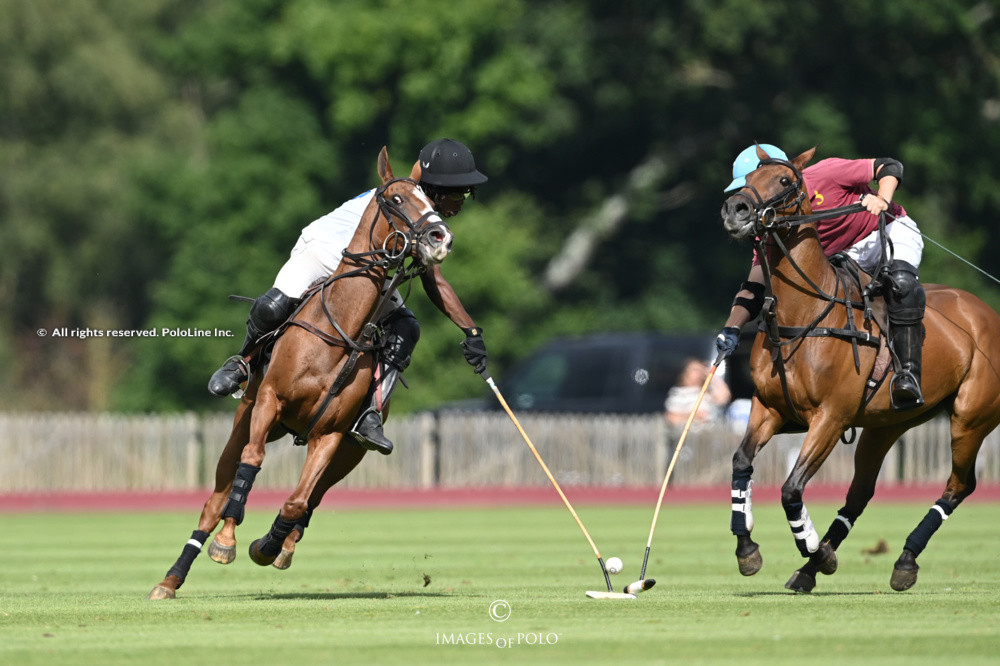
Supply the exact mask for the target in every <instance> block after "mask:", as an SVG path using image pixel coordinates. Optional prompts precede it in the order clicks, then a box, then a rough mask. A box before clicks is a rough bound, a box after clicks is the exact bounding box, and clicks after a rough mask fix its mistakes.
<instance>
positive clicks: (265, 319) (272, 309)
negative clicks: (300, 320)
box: [248, 287, 298, 333]
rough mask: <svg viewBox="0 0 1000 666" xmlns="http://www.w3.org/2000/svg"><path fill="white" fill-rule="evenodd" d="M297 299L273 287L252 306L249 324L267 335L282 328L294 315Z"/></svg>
mask: <svg viewBox="0 0 1000 666" xmlns="http://www.w3.org/2000/svg"><path fill="white" fill-rule="evenodd" d="M297 302H298V299H297V298H292V297H291V296H286V295H285V294H284V292H282V291H281V290H280V289H278V288H276V287H271V288H270V289H268V290H267V292H265V293H264V295H263V296H259V297H258V298H257V300H255V301H254V302H253V305H251V306H250V320H249V322H248V323H249V324H250V325H252V326H253V327H254V328H256V329H258V330H260V331H262V332H263V333H267V332H268V331H273V330H274V329H276V328H277V327H278V326H280V325H281V324H282V323H284V321H285V320H286V319H288V316H289V315H290V314H292V310H294V309H295V305H296V303H297Z"/></svg>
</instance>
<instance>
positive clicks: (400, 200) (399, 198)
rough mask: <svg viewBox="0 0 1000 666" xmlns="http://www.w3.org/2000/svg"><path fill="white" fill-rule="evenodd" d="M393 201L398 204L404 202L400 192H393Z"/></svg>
mask: <svg viewBox="0 0 1000 666" xmlns="http://www.w3.org/2000/svg"><path fill="white" fill-rule="evenodd" d="M392 203H394V204H396V205H397V206H400V205H402V203H403V197H401V196H399V195H398V194H393V195H392Z"/></svg>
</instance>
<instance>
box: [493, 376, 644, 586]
mask: <svg viewBox="0 0 1000 666" xmlns="http://www.w3.org/2000/svg"><path fill="white" fill-rule="evenodd" d="M482 375H483V379H485V380H486V383H487V384H489V385H490V388H491V389H493V394H494V395H495V396H496V397H497V400H499V401H500V406H501V407H503V409H504V411H505V412H507V416H509V417H510V420H511V421H513V422H514V425H515V426H516V427H517V431H518V432H520V433H521V437H522V438H524V443H525V444H527V445H528V448H529V449H531V452H532V453H533V454H534V455H535V460H537V461H538V464H539V465H541V466H542V471H544V472H545V476H547V477H549V481H551V482H552V485H553V487H555V489H556V492H557V493H559V497H560V498H562V501H563V504H565V505H566V508H567V509H569V512H570V513H571V514H572V515H573V520H575V521H576V524H577V525H579V526H580V530H581V531H582V532H583V536H585V537H587V543H589V544H590V547H591V549H593V551H594V555H596V556H597V562H598V564H600V565H601V573H603V574H604V582H605V583H607V585H608V591H607V592H602V591H595V590H588V591H587V596H588V597H590V598H591V599H635V598H636V596H635V595H634V594H632V593H630V592H627V591H626V592H615V591H614V588H612V587H611V577H610V576H609V575H608V568H607V566H605V564H604V558H603V557H601V551H599V550H597V545H596V544H595V543H594V540H593V539H591V538H590V533H589V532H587V528H586V527H584V526H583V521H581V520H580V517H579V516H578V515H576V511H575V510H573V505H572V504H570V503H569V500H568V499H566V495H565V494H564V493H563V491H562V488H560V487H559V483H558V482H557V481H556V479H555V477H554V476H552V472H550V471H549V467H548V465H546V464H545V461H544V460H542V457H541V456H540V455H539V454H538V449H536V448H535V445H534V444H532V443H531V439H529V438H528V435H527V433H525V432H524V428H522V427H521V423H520V422H519V421H518V420H517V417H516V416H514V412H512V411H511V409H510V407H509V406H508V405H507V401H506V400H504V399H503V396H502V395H501V394H500V389H498V388H497V385H496V383H495V382H494V381H493V378H492V377H491V376H490V375H489V373H486V372H483V373H482ZM643 569H645V565H643Z"/></svg>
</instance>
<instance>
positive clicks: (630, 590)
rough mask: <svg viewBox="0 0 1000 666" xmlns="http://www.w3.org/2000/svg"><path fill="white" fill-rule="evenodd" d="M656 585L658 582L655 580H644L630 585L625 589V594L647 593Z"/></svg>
mask: <svg viewBox="0 0 1000 666" xmlns="http://www.w3.org/2000/svg"><path fill="white" fill-rule="evenodd" d="M654 585H656V580H655V579H653V578H644V579H642V580H637V581H635V582H634V583H630V584H629V585H628V586H626V587H625V590H624V592H625V594H638V593H640V592H645V591H646V590H648V589H650V588H651V587H653V586H654Z"/></svg>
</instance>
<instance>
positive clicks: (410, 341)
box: [383, 306, 420, 372]
mask: <svg viewBox="0 0 1000 666" xmlns="http://www.w3.org/2000/svg"><path fill="white" fill-rule="evenodd" d="M383 325H384V326H385V349H384V350H383V359H384V360H385V362H386V363H389V364H391V365H393V366H395V367H396V368H397V369H398V370H400V371H401V372H402V371H403V370H406V367H407V366H408V365H410V358H411V357H412V355H413V350H414V349H415V348H416V346H417V341H418V340H420V322H418V321H417V317H416V315H414V314H413V311H412V310H410V309H409V308H408V307H406V306H403V307H400V308H398V309H396V310H395V311H393V312H392V313H391V314H390V315H389V316H388V317H386V318H385V320H384V321H383Z"/></svg>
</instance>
